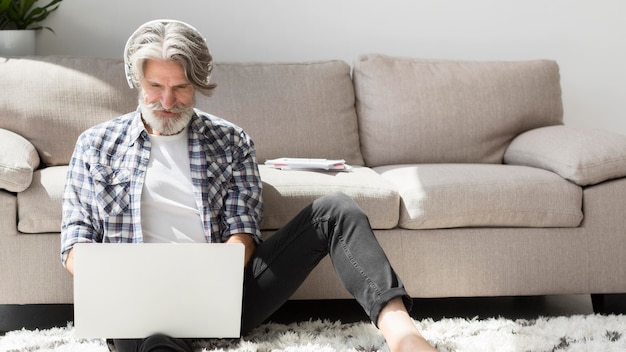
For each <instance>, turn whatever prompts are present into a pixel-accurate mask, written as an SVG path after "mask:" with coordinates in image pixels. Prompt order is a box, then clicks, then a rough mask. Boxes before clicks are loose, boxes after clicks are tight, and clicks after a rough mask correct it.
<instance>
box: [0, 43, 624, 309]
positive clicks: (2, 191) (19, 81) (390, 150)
mask: <svg viewBox="0 0 626 352" xmlns="http://www.w3.org/2000/svg"><path fill="white" fill-rule="evenodd" d="M123 72H124V70H123V66H122V62H121V61H120V60H115V59H105V58H89V57H33V58H13V59H7V58H0V77H1V78H0V92H1V93H0V278H1V279H0V304H5V305H6V304H36V303H46V304H48V303H71V302H72V281H71V278H70V276H69V275H68V274H67V273H66V272H65V271H64V269H63V268H62V266H61V263H60V257H59V228H60V223H61V196H62V189H63V185H64V176H65V172H66V168H67V166H66V165H67V164H68V161H69V159H70V155H71V153H72V150H73V145H74V142H75V140H76V138H77V136H78V135H79V133H80V132H81V131H83V130H85V129H86V128H88V127H89V126H92V125H94V124H96V123H98V122H101V121H105V120H107V119H110V118H113V117H116V116H118V115H121V114H123V113H126V112H128V111H131V110H133V109H135V108H136V105H137V92H136V91H132V90H130V89H129V88H128V86H127V84H126V82H125V80H124V74H123ZM559 80H560V76H559V68H558V66H557V64H556V63H555V62H553V61H546V60H538V61H526V62H456V61H429V60H418V59H409V58H395V57H388V56H382V55H364V56H361V57H358V58H357V59H356V60H355V61H354V64H353V65H352V66H351V65H349V64H348V63H345V62H342V61H326V62H302V63H258V64H255V63H250V64H241V63H221V64H217V65H216V68H215V71H214V75H213V81H214V82H216V83H217V84H218V89H217V91H216V93H215V95H214V97H213V98H210V99H207V98H204V97H199V100H198V107H199V108H201V109H203V110H205V111H207V112H210V113H212V114H215V115H218V116H221V117H224V118H226V119H227V120H230V121H232V122H234V123H237V124H239V125H240V126H242V127H243V128H244V129H246V130H247V131H248V132H249V133H250V134H251V135H252V137H253V139H254V140H255V142H256V145H257V149H258V160H259V163H261V164H262V163H263V162H264V161H265V160H267V159H271V158H277V157H312V158H341V159H345V160H346V161H347V162H348V163H349V164H350V165H352V166H354V169H353V171H352V172H315V171H282V170H275V169H271V168H269V167H266V166H265V165H261V175H262V179H263V182H264V191H263V196H264V200H265V215H264V220H263V223H262V226H263V228H264V229H265V230H267V231H266V235H270V234H271V231H272V230H273V229H276V228H278V227H280V226H281V225H282V224H284V223H285V222H286V221H287V220H288V219H290V218H291V217H292V216H293V215H294V214H295V213H296V212H297V211H298V210H299V209H300V208H302V207H303V206H305V205H306V204H307V203H309V202H310V201H312V200H313V199H315V198H316V197H319V196H320V195H323V194H326V193H329V192H335V191H342V192H345V193H347V194H348V195H350V196H352V197H353V198H354V199H355V200H356V201H357V202H358V204H359V205H360V206H361V207H362V208H363V209H364V210H365V212H366V213H367V214H368V215H369V218H370V222H371V225H372V226H373V227H374V228H375V232H376V235H377V237H378V239H379V241H380V242H381V244H382V246H383V247H384V249H385V250H386V252H387V254H388V256H389V258H390V260H391V261H392V263H393V265H394V266H395V268H396V269H397V271H398V272H399V273H400V275H401V277H402V278H403V280H404V282H405V285H406V286H407V288H408V290H409V292H410V294H411V295H412V296H414V297H460V296H463V297H466V296H511V295H513V296H515V295H544V294H579V293H591V294H596V293H597V294H600V293H624V292H626V255H624V253H626V216H625V215H626V178H625V176H626V136H624V135H621V134H616V133H610V132H604V131H600V130H589V129H579V128H572V127H567V126H564V125H563V107H562V102H561V88H560V83H559ZM581 84H582V83H581ZM348 297H349V295H348V293H347V292H346V291H345V290H344V289H343V287H342V286H341V284H340V283H339V281H338V280H337V279H336V278H335V275H334V272H333V271H332V268H331V266H330V265H329V262H328V261H324V262H322V264H321V265H320V267H319V268H317V269H316V271H315V272H314V273H313V274H312V275H311V277H310V278H309V279H308V280H307V281H306V282H305V284H304V285H303V286H302V287H301V289H300V290H299V291H298V292H297V293H296V295H295V296H294V299H335V298H348Z"/></svg>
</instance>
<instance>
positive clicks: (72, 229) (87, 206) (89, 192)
mask: <svg viewBox="0 0 626 352" xmlns="http://www.w3.org/2000/svg"><path fill="white" fill-rule="evenodd" d="M81 140H82V141H84V140H85V136H81V138H80V139H79V142H78V143H76V146H75V148H74V153H73V155H72V159H71V160H70V164H69V169H68V172H67V178H66V183H65V189H64V192H63V200H62V204H63V216H62V223H61V262H62V263H63V265H65V261H66V259H67V255H68V253H69V251H70V249H72V248H73V247H74V245H75V244H76V243H80V242H95V241H97V238H96V235H95V234H96V233H98V232H97V230H96V228H97V222H96V221H95V220H94V211H95V205H94V202H95V199H94V193H93V187H92V184H93V183H92V180H91V176H90V174H89V168H88V166H87V163H86V162H85V158H86V155H87V154H88V153H87V149H88V148H86V147H84V145H86V143H81Z"/></svg>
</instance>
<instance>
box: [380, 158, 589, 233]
mask: <svg viewBox="0 0 626 352" xmlns="http://www.w3.org/2000/svg"><path fill="white" fill-rule="evenodd" d="M375 170H376V171H377V172H379V173H380V174H381V175H382V176H383V177H384V178H385V179H387V180H389V181H390V182H391V183H393V184H395V185H396V186H397V187H398V189H399V192H400V198H401V205H400V226H401V227H403V228H406V229H435V228H453V227H476V226H484V227H490V226H514V227H576V226H578V225H579V224H580V222H581V221H582V217H583V215H582V189H581V188H580V187H579V186H576V185H574V184H573V183H570V182H568V181H566V180H564V179H563V178H561V177H560V176H558V175H556V174H554V173H552V172H549V171H546V170H542V169H536V168H531V167H525V166H512V165H492V164H423V165H397V166H384V167H377V168H375Z"/></svg>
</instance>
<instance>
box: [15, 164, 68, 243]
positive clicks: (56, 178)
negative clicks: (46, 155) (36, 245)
mask: <svg viewBox="0 0 626 352" xmlns="http://www.w3.org/2000/svg"><path fill="white" fill-rule="evenodd" d="M67 169H68V167H67V166H53V167H48V168H45V169H41V170H37V171H35V172H34V173H33V181H32V183H31V185H30V187H28V188H27V189H26V190H25V191H24V192H20V193H18V194H17V214H18V223H17V229H18V230H19V231H20V232H23V233H46V232H61V202H62V199H63V188H64V187H65V178H66V174H67Z"/></svg>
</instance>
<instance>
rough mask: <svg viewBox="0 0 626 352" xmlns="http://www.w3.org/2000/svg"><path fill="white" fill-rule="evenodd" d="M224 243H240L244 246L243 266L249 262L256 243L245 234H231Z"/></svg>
mask: <svg viewBox="0 0 626 352" xmlns="http://www.w3.org/2000/svg"><path fill="white" fill-rule="evenodd" d="M226 243H242V244H243V245H244V246H245V248H246V249H245V255H244V258H245V262H244V266H245V265H247V264H248V261H250V258H252V254H254V251H255V250H256V242H254V239H253V238H252V236H250V235H249V234H247V233H236V234H233V235H231V236H230V237H229V238H228V240H226Z"/></svg>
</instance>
